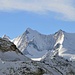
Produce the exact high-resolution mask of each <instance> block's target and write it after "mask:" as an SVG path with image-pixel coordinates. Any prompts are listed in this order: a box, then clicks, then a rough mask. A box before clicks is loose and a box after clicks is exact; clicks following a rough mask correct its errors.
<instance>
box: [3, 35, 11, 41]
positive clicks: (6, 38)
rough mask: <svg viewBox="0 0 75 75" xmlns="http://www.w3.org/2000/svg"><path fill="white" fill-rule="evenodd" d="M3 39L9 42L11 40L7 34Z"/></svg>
mask: <svg viewBox="0 0 75 75" xmlns="http://www.w3.org/2000/svg"><path fill="white" fill-rule="evenodd" d="M2 38H3V39H5V40H8V41H9V40H10V37H9V36H7V35H6V34H5V35H3V36H2Z"/></svg>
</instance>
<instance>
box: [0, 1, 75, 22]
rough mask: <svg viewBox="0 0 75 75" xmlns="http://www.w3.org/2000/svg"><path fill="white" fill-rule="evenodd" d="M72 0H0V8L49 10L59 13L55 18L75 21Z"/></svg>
mask: <svg viewBox="0 0 75 75" xmlns="http://www.w3.org/2000/svg"><path fill="white" fill-rule="evenodd" d="M74 2H75V1H74V0H0V10H1V11H14V10H22V11H31V12H35V13H47V12H48V11H51V12H55V13H57V14H60V16H57V18H60V19H63V20H70V21H75V6H74Z"/></svg>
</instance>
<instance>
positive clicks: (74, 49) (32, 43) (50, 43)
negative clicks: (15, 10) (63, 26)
mask: <svg viewBox="0 0 75 75" xmlns="http://www.w3.org/2000/svg"><path fill="white" fill-rule="evenodd" d="M13 42H14V44H15V45H16V46H17V47H18V48H19V50H20V51H21V52H22V53H23V54H25V55H26V56H27V57H29V58H33V59H37V58H38V59H41V58H42V56H44V55H45V53H47V52H48V51H49V50H50V51H54V55H56V54H57V55H59V56H62V57H64V58H66V59H68V60H71V61H75V46H74V44H75V33H66V32H65V31H62V30H59V31H57V32H56V33H55V34H50V35H43V34H40V33H39V32H37V31H36V30H32V29H30V28H28V29H27V30H26V31H25V32H24V33H23V34H22V35H21V36H19V37H17V38H15V39H14V40H13Z"/></svg>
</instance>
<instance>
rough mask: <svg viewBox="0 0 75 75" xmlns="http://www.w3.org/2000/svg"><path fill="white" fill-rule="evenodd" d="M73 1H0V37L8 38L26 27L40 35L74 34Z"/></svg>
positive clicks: (74, 14) (20, 32) (74, 8)
mask: <svg viewBox="0 0 75 75" xmlns="http://www.w3.org/2000/svg"><path fill="white" fill-rule="evenodd" d="M74 3H75V1H74V0H0V36H2V35H4V34H6V35H8V36H10V38H14V37H17V36H18V35H20V34H22V33H23V32H24V31H25V30H26V29H27V28H28V27H29V28H32V29H34V30H37V31H38V32H40V33H42V34H52V33H55V32H56V31H58V30H59V29H62V30H64V31H66V32H71V33H75V5H74Z"/></svg>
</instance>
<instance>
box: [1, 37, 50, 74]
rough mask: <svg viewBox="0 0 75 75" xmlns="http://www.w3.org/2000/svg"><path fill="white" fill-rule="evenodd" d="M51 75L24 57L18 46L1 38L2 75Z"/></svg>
mask: <svg viewBox="0 0 75 75" xmlns="http://www.w3.org/2000/svg"><path fill="white" fill-rule="evenodd" d="M42 74H49V73H47V72H46V70H45V69H43V68H42V67H40V66H39V65H37V64H36V63H35V62H34V61H32V60H31V59H29V58H28V57H26V56H24V55H23V53H21V52H20V51H19V50H18V48H17V47H16V45H14V44H13V43H12V42H10V41H9V40H6V39H4V38H0V75H42Z"/></svg>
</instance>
